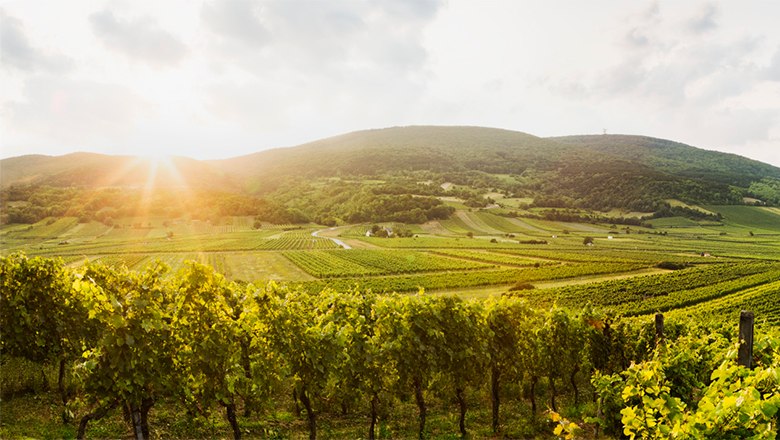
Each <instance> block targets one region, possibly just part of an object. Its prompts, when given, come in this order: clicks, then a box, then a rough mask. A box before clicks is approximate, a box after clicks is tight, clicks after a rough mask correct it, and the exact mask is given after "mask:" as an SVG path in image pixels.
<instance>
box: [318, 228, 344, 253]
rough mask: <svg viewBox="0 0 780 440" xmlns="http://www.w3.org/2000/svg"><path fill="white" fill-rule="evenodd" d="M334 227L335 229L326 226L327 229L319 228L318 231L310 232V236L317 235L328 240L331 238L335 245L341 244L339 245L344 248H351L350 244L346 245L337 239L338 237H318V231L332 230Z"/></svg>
mask: <svg viewBox="0 0 780 440" xmlns="http://www.w3.org/2000/svg"><path fill="white" fill-rule="evenodd" d="M334 229H336V228H335V227H334V228H328V229H320V230H319V231H314V232H312V233H311V236H312V237H319V238H327V239H328V240H331V241H333V242H334V243H336V244H337V245H339V246H341V247H342V248H344V249H352V246H350V245H348V244H346V243H344V242H343V241H341V240H339V239H338V238H333V237H320V232H324V231H332V230H334Z"/></svg>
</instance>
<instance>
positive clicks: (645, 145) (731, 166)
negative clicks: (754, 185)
mask: <svg viewBox="0 0 780 440" xmlns="http://www.w3.org/2000/svg"><path fill="white" fill-rule="evenodd" d="M548 139H549V140H552V141H555V142H559V143H565V144H569V145H572V146H578V147H584V148H585V149H587V150H590V151H593V152H594V153H598V154H606V155H609V156H613V157H617V158H622V159H624V160H627V161H632V162H638V163H643V164H646V165H648V166H650V167H653V168H655V169H657V170H659V171H663V172H666V173H670V174H674V175H677V176H682V177H692V178H701V179H706V180H713V181H716V182H721V183H728V184H731V185H737V186H745V187H747V186H750V183H751V182H753V181H755V180H756V179H760V178H764V177H773V178H775V179H778V178H780V168H777V167H774V166H772V165H769V164H765V163H763V162H759V161H757V160H751V159H747V158H745V157H742V156H738V155H736V154H729V153H720V152H715V151H708V150H702V149H699V148H694V147H691V146H690V145H686V144H681V143H679V142H674V141H669V140H665V139H657V138H652V137H647V136H630V135H580V136H563V137H553V138H548Z"/></svg>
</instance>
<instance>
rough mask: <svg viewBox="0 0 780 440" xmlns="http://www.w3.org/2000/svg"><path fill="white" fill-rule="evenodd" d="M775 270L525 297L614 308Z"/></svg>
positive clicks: (766, 267) (727, 269)
mask: <svg viewBox="0 0 780 440" xmlns="http://www.w3.org/2000/svg"><path fill="white" fill-rule="evenodd" d="M779 267H780V266H778V265H771V264H766V263H737V264H718V265H709V266H707V267H703V268H699V267H697V268H689V269H683V270H679V271H675V272H671V273H664V274H659V275H648V276H642V277H636V278H632V279H624V280H611V281H605V282H601V283H594V284H584V285H574V286H564V287H556V288H551V289H543V290H537V291H533V292H531V293H530V294H525V295H532V296H537V297H541V298H542V299H549V298H557V300H558V301H560V302H563V303H567V304H584V303H586V302H591V303H597V304H601V305H606V306H616V305H619V304H624V303H629V302H638V301H643V300H646V299H648V298H653V297H660V296H667V295H669V294H670V293H672V292H680V291H686V290H692V289H696V288H698V287H703V286H708V285H713V284H717V283H720V282H723V281H728V280H733V279H737V278H740V277H745V276H749V275H754V274H758V273H762V272H766V271H770V270H777V269H778V268H779Z"/></svg>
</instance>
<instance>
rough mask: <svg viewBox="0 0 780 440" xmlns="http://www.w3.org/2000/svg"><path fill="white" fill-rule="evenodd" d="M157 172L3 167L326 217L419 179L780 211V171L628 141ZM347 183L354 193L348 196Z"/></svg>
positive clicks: (387, 138)
mask: <svg viewBox="0 0 780 440" xmlns="http://www.w3.org/2000/svg"><path fill="white" fill-rule="evenodd" d="M156 165H157V166H156ZM156 165H155V163H153V162H150V161H142V160H139V159H137V158H132V157H128V156H105V155H98V154H87V153H76V154H72V155H66V156H60V157H48V156H23V157H17V158H11V159H4V160H2V161H0V171H2V173H1V174H2V182H1V183H2V186H3V187H7V186H8V185H10V184H13V183H34V184H43V185H50V186H60V187H65V186H78V187H92V188H95V187H111V186H119V187H131V188H132V187H142V186H149V182H153V183H155V184H156V185H155V186H156V187H162V188H164V187H182V186H188V187H190V188H195V189H209V190H220V191H225V192H234V193H240V192H243V193H245V194H250V195H255V196H258V195H259V196H263V197H269V198H271V199H273V200H274V201H275V202H276V203H278V204H280V205H284V206H286V207H287V208H295V209H298V210H301V211H306V210H307V209H311V208H309V207H310V206H313V205H315V204H316V205H317V206H318V208H317V209H319V210H320V211H321V213H324V214H323V215H327V214H328V212H327V206H328V205H329V204H332V203H337V200H336V199H337V198H338V197H341V199H346V198H348V197H347V193H349V194H352V195H355V194H356V193H357V192H361V193H362V195H361V196H360V197H354V198H353V199H352V200H354V202H353V203H355V204H357V203H367V201H368V200H370V199H371V197H373V196H372V194H384V195H387V196H389V195H393V194H396V195H400V194H409V195H421V194H422V195H428V196H437V195H440V194H438V193H437V191H434V188H422V187H420V186H419V185H417V184H416V182H418V181H421V180H428V181H436V182H439V183H441V182H444V181H451V182H456V183H459V184H460V185H461V186H467V187H472V188H473V190H474V191H473V193H472V194H471V197H476V198H481V196H480V195H479V194H481V193H484V192H490V191H492V190H500V191H502V192H504V193H505V194H512V195H515V196H517V197H529V198H533V199H534V201H535V204H536V205H537V206H546V207H559V208H560V207H563V208H565V207H577V208H590V209H598V210H605V209H610V208H625V209H629V210H635V211H655V210H657V209H661V208H662V207H663V201H664V200H665V199H668V198H676V199H680V200H683V201H686V202H690V203H707V204H739V203H742V200H743V197H745V196H757V195H758V194H759V191H758V190H759V189H760V192H761V197H760V198H761V199H762V200H765V201H773V200H780V194H775V193H777V192H778V190H777V189H775V188H780V168H777V167H774V166H771V165H768V164H764V163H761V162H758V161H754V160H750V159H746V158H744V157H740V156H737V155H733V154H725V153H718V152H714V151H707V150H702V149H698V148H695V147H691V146H688V145H685V144H681V143H677V142H673V141H668V140H663V139H656V138H650V137H643V136H627V135H597V136H566V137H557V138H539V137H536V136H533V135H530V134H526V133H521V132H516V131H510V130H501V129H495V128H484V127H441V126H412V127H393V128H385V129H376V130H365V131H357V132H353V133H347V134H344V135H340V136H335V137H331V138H328V139H322V140H318V141H314V142H310V143H307V144H303V145H300V146H297V147H290V148H278V149H274V150H267V151H261V152H258V153H254V154H250V155H246V156H241V157H235V158H231V159H224V160H215V161H196V160H193V159H186V158H175V159H173V160H172V161H171V162H170V163H167V162H160V163H158V164H156ZM155 166H156V167H155ZM364 177H372V178H376V179H379V180H382V181H385V182H386V183H385V184H383V185H384V186H382V187H376V188H371V189H369V188H366V187H365V185H362V184H361V183H359V182H361V178H364ZM333 178H345V179H342V181H341V183H338V184H337V183H336V181H338V180H339V179H336V180H327V179H333ZM350 179H352V180H354V181H355V182H354V183H350V184H349V185H348V184H347V181H349V180H350ZM350 185H351V186H350ZM361 185H362V186H361ZM416 185H417V186H416ZM323 188H324V189H323ZM480 191H481V193H480ZM764 194H766V195H764ZM467 196H469V194H465V193H464V194H462V195H461V197H467ZM474 200H476V199H474ZM302 201H304V202H305V203H304V202H302ZM358 201H360V202H358Z"/></svg>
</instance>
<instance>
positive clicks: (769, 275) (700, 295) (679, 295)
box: [595, 270, 780, 316]
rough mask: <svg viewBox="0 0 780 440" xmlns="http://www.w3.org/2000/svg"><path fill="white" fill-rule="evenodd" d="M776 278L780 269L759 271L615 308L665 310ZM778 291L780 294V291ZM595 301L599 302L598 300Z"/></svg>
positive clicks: (641, 311) (630, 312) (643, 311)
mask: <svg viewBox="0 0 780 440" xmlns="http://www.w3.org/2000/svg"><path fill="white" fill-rule="evenodd" d="M775 280H780V270H773V271H768V272H763V273H758V274H755V275H749V276H745V277H740V278H737V279H734V280H730V281H724V282H720V283H717V284H712V285H708V286H702V287H698V288H696V289H690V290H681V291H676V292H671V293H669V294H668V295H663V296H654V297H652V298H648V299H646V300H641V301H636V302H632V303H625V304H621V305H620V306H618V307H617V308H616V309H615V310H617V311H622V312H623V314H624V315H626V316H636V315H644V314H649V313H655V312H665V311H668V310H672V309H676V308H681V307H687V306H691V305H694V304H699V303H703V302H705V301H711V300H713V299H716V298H721V297H725V296H727V295H731V294H734V293H737V292H741V291H744V290H746V289H750V288H753V287H756V286H761V285H764V284H767V283H771V282H772V281H775ZM778 293H779V294H780V292H778ZM595 302H596V303H598V301H595Z"/></svg>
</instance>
